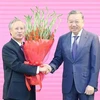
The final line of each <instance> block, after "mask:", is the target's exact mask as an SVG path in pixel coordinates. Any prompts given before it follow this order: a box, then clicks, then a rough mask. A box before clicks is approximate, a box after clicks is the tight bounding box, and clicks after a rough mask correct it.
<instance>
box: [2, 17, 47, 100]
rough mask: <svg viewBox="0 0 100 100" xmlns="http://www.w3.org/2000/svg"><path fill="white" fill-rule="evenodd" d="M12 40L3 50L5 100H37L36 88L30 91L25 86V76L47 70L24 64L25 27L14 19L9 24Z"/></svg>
mask: <svg viewBox="0 0 100 100" xmlns="http://www.w3.org/2000/svg"><path fill="white" fill-rule="evenodd" d="M9 31H10V34H11V40H10V41H9V42H8V43H6V44H5V45H4V46H3V48H2V59H3V69H4V86H3V99H4V100H36V94H35V86H31V90H30V91H28V89H27V87H26V85H25V74H27V75H29V76H30V75H32V76H35V75H36V74H38V73H39V72H44V71H46V68H40V67H39V66H38V67H37V66H32V65H26V64H24V61H25V57H24V54H23V51H22V50H21V44H22V40H23V37H24V33H25V25H24V23H23V22H22V21H21V20H19V19H16V18H15V19H14V20H12V21H11V22H10V24H9Z"/></svg>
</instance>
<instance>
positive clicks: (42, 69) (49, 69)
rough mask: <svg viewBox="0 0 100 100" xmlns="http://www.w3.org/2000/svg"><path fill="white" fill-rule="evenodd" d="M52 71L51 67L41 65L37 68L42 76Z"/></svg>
mask: <svg viewBox="0 0 100 100" xmlns="http://www.w3.org/2000/svg"><path fill="white" fill-rule="evenodd" d="M51 70H52V67H51V66H50V65H48V64H43V65H41V67H39V72H42V73H44V74H48V73H50V72H51Z"/></svg>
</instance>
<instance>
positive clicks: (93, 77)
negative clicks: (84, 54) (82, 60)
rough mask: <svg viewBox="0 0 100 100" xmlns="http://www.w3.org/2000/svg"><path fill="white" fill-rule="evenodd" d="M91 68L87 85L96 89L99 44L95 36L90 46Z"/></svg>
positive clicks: (99, 55) (99, 53)
mask: <svg viewBox="0 0 100 100" xmlns="http://www.w3.org/2000/svg"><path fill="white" fill-rule="evenodd" d="M90 54H91V68H90V72H91V73H90V81H89V85H91V86H93V87H94V88H97V85H98V75H99V69H100V43H99V39H98V37H97V36H94V39H93V41H92V46H91V51H90Z"/></svg>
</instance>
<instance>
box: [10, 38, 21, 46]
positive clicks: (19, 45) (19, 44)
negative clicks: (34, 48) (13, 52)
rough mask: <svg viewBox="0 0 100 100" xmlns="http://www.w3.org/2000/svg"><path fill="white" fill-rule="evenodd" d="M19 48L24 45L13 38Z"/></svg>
mask: <svg viewBox="0 0 100 100" xmlns="http://www.w3.org/2000/svg"><path fill="white" fill-rule="evenodd" d="M12 39H13V40H14V41H15V42H16V43H17V44H18V45H19V46H21V45H22V43H20V42H18V41H16V40H15V39H14V38H12Z"/></svg>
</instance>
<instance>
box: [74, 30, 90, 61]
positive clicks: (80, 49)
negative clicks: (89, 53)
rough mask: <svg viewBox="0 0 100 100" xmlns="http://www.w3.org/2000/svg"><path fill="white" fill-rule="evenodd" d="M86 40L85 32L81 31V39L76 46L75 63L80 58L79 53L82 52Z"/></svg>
mask: <svg viewBox="0 0 100 100" xmlns="http://www.w3.org/2000/svg"><path fill="white" fill-rule="evenodd" d="M87 40H88V34H87V33H86V31H85V30H83V31H82V34H81V37H80V42H79V45H78V49H77V56H76V59H75V61H77V60H78V59H79V58H80V54H81V51H82V50H84V49H83V48H84V46H85V43H86V41H87Z"/></svg>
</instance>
